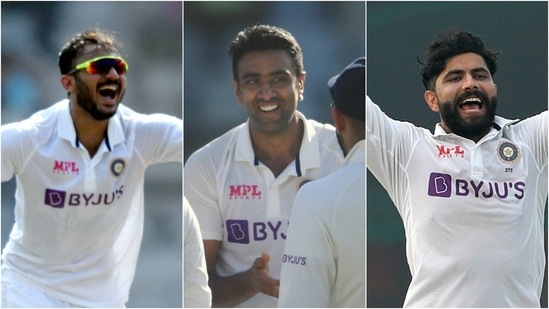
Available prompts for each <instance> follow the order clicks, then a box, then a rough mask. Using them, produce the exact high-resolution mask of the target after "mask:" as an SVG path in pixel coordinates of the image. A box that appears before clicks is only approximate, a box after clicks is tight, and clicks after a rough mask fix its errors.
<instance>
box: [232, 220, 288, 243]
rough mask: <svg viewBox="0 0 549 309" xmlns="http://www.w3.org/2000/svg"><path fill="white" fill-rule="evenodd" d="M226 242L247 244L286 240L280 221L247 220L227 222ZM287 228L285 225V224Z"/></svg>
mask: <svg viewBox="0 0 549 309" xmlns="http://www.w3.org/2000/svg"><path fill="white" fill-rule="evenodd" d="M225 223H226V224H225V226H226V228H227V240H228V241H229V242H232V243H238V244H249V243H250V242H251V241H252V240H253V241H265V240H270V239H274V240H277V239H286V234H284V232H283V231H282V229H281V227H282V225H283V223H282V221H276V222H271V221H268V222H249V221H248V220H227V221H226V222H225ZM286 228H287V224H286Z"/></svg>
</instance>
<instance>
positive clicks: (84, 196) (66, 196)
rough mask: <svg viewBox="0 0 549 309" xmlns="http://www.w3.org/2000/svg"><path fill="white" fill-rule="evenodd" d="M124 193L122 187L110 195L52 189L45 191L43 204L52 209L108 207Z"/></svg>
mask: <svg viewBox="0 0 549 309" xmlns="http://www.w3.org/2000/svg"><path fill="white" fill-rule="evenodd" d="M123 193H124V186H121V187H120V188H119V189H117V190H115V191H114V192H111V193H70V192H67V191H60V190H54V189H46V191H45V193H44V204H46V205H48V206H51V207H53V208H64V207H65V206H98V205H110V204H112V203H113V202H114V201H116V200H118V199H120V198H121V197H122V194H123Z"/></svg>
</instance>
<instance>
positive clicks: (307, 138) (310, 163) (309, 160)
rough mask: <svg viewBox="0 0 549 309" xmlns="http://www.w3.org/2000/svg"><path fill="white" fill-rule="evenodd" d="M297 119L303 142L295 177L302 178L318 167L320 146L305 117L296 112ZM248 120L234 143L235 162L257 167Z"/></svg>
mask: <svg viewBox="0 0 549 309" xmlns="http://www.w3.org/2000/svg"><path fill="white" fill-rule="evenodd" d="M296 113H297V117H298V118H299V119H300V120H301V121H302V122H303V128H304V130H303V140H302V141H301V148H300V149H299V155H298V157H297V158H296V161H295V167H296V171H295V173H296V175H297V176H302V174H303V173H304V172H305V170H307V169H309V168H316V167H320V151H319V149H320V146H319V143H318V138H317V137H316V131H315V128H314V126H313V125H312V124H311V123H309V122H308V121H307V119H306V118H305V115H303V114H302V113H300V112H299V111H296ZM249 122H250V120H249V119H248V121H246V123H245V124H244V125H243V126H242V127H241V128H242V129H241V130H240V132H239V134H238V136H237V141H236V150H235V160H236V161H247V162H249V163H250V164H251V165H254V166H257V165H259V162H258V160H257V157H256V155H255V153H254V150H253V147H252V140H251V138H250V123H249Z"/></svg>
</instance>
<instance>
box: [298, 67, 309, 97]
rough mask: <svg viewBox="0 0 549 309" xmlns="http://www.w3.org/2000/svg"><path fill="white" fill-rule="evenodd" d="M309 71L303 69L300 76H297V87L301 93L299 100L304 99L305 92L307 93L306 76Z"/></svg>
mask: <svg viewBox="0 0 549 309" xmlns="http://www.w3.org/2000/svg"><path fill="white" fill-rule="evenodd" d="M306 77H307V72H305V71H303V72H302V73H301V75H300V76H298V77H297V89H298V94H299V101H303V94H304V93H305V78H306Z"/></svg>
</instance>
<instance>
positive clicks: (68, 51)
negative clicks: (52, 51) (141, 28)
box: [58, 28, 122, 74]
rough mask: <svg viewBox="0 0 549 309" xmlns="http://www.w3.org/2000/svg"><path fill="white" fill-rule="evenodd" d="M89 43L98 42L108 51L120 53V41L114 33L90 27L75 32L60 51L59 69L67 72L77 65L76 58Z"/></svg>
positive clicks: (62, 72)
mask: <svg viewBox="0 0 549 309" xmlns="http://www.w3.org/2000/svg"><path fill="white" fill-rule="evenodd" d="M87 44H96V45H99V46H101V47H102V48H104V49H105V50H107V51H110V52H114V53H118V54H120V48H121V47H122V46H121V44H120V43H118V42H117V41H116V39H115V38H114V35H113V34H111V33H110V32H108V31H107V30H102V29H98V28H88V29H86V30H85V31H84V32H82V33H77V34H75V35H74V36H73V37H72V38H71V39H70V40H69V41H68V42H67V43H65V45H64V46H63V48H62V49H61V51H60V52H59V59H58V62H59V70H60V71H61V74H67V73H69V72H70V71H71V70H72V69H73V66H74V65H75V64H74V63H73V62H74V59H76V58H77V57H78V56H79V53H80V52H81V51H82V49H83V48H84V46H86V45H87Z"/></svg>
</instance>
